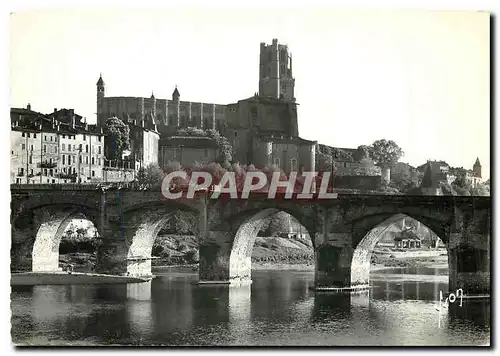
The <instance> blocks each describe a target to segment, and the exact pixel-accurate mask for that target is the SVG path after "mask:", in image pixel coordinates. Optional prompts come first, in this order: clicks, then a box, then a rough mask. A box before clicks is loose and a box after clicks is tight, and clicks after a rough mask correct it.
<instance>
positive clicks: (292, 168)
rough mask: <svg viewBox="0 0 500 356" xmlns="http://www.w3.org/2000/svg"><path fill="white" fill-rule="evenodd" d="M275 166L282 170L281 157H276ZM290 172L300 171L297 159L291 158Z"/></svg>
mask: <svg viewBox="0 0 500 356" xmlns="http://www.w3.org/2000/svg"><path fill="white" fill-rule="evenodd" d="M273 164H274V166H276V167H277V168H281V160H280V159H279V157H274V160H273ZM290 171H292V172H297V171H298V169H297V159H296V158H291V159H290Z"/></svg>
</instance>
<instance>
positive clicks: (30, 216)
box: [11, 203, 98, 272]
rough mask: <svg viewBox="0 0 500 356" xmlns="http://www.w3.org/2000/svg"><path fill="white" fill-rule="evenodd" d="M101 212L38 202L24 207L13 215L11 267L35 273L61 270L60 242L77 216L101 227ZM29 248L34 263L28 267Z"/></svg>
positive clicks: (68, 205) (78, 206) (75, 206)
mask: <svg viewBox="0 0 500 356" xmlns="http://www.w3.org/2000/svg"><path fill="white" fill-rule="evenodd" d="M97 214H98V212H97V210H96V209H93V208H91V207H89V206H85V205H80V204H67V203H64V204H38V205H30V207H29V209H28V207H26V206H25V207H24V208H23V209H22V210H21V212H19V213H18V214H17V216H15V217H13V221H12V235H13V245H15V246H12V250H11V258H12V260H11V264H12V265H11V268H12V269H14V270H15V269H17V268H21V269H25V268H28V269H30V270H31V271H33V272H54V271H59V270H60V268H59V245H60V243H61V239H62V236H63V233H64V231H65V230H66V228H67V227H68V225H69V223H70V222H71V221H72V220H74V219H83V220H89V221H90V222H92V223H93V224H94V226H97V224H96V220H97V216H98V215H97ZM27 251H29V252H30V254H31V266H24V265H23V264H24V261H22V260H23V256H20V254H24V253H25V252H27Z"/></svg>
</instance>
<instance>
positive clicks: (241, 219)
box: [200, 205, 314, 283]
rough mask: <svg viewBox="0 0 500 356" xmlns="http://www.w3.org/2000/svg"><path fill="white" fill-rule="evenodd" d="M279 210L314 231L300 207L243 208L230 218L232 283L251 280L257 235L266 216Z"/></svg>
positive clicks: (230, 275) (230, 268) (310, 231)
mask: <svg viewBox="0 0 500 356" xmlns="http://www.w3.org/2000/svg"><path fill="white" fill-rule="evenodd" d="M279 212H285V213H287V214H289V215H291V216H292V217H293V218H295V219H296V220H297V221H298V222H299V223H300V224H301V225H302V226H303V227H304V228H305V230H306V231H307V232H308V233H309V234H312V233H313V232H314V224H313V223H314V222H313V221H310V220H308V219H307V217H306V216H305V215H304V214H303V213H301V211H300V210H299V209H293V207H290V206H285V207H282V206H280V205H275V206H274V207H265V208H260V209H259V208H254V209H248V210H243V211H241V212H239V213H237V214H234V215H233V216H231V218H230V220H229V224H230V226H231V228H230V229H231V231H232V232H231V233H230V235H231V236H232V240H231V241H230V251H229V262H228V264H229V266H228V269H229V271H228V274H229V276H228V277H229V281H230V282H231V283H248V282H249V281H251V271H252V252H253V248H254V245H255V240H256V238H257V235H258V233H259V231H260V230H261V228H262V227H263V224H264V222H265V220H266V218H269V217H271V216H273V215H274V214H277V213H279ZM310 236H312V235H310ZM311 241H314V239H313V238H311ZM313 246H314V243H313ZM200 258H201V255H200Z"/></svg>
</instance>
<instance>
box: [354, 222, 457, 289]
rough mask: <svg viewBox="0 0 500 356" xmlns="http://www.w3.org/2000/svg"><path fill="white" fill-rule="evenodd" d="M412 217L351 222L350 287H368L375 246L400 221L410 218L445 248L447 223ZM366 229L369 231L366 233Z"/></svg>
mask: <svg viewBox="0 0 500 356" xmlns="http://www.w3.org/2000/svg"><path fill="white" fill-rule="evenodd" d="M412 215H413V216H411V215H408V214H403V213H399V214H395V215H392V216H387V214H376V215H371V216H366V217H365V218H362V219H359V220H357V221H353V222H352V226H353V236H352V237H353V247H354V251H353V254H352V260H351V268H350V270H351V276H350V284H351V286H356V287H362V286H368V285H369V278H370V265H371V257H372V254H373V250H374V248H375V245H376V244H377V243H378V242H379V241H380V239H381V238H382V236H383V235H384V234H385V233H386V232H387V231H388V230H389V229H390V228H391V227H392V226H393V225H394V224H395V223H396V222H398V221H400V220H401V219H404V218H410V219H413V220H415V221H418V222H420V223H421V224H422V225H424V226H425V227H426V228H427V229H429V230H430V231H432V232H433V233H434V234H436V235H437V236H438V237H439V238H440V239H441V241H443V242H444V244H445V245H446V246H447V245H448V244H447V242H448V240H447V234H446V231H449V224H448V222H446V221H440V220H438V219H429V218H428V217H425V216H418V217H416V216H414V214H412ZM367 222H368V223H367ZM377 222H378V223H377ZM374 223H375V226H374ZM367 229H369V230H368V231H367ZM447 247H448V246H447ZM447 250H448V248H447ZM448 262H449V258H448Z"/></svg>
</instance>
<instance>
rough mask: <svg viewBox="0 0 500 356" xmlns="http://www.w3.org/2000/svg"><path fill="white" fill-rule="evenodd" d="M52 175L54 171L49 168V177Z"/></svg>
mask: <svg viewBox="0 0 500 356" xmlns="http://www.w3.org/2000/svg"><path fill="white" fill-rule="evenodd" d="M53 175H54V170H53V169H52V168H51V169H49V176H51V177H52V176H53Z"/></svg>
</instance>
